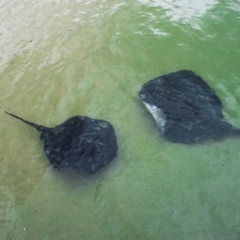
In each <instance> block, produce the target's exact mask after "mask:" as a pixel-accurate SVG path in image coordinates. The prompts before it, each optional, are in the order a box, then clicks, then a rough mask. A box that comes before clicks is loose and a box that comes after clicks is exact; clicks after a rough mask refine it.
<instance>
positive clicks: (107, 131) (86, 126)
mask: <svg viewBox="0 0 240 240" xmlns="http://www.w3.org/2000/svg"><path fill="white" fill-rule="evenodd" d="M6 113H7V114H9V115H11V116H13V117H15V118H17V119H20V120H21V121H23V122H25V123H26V124H28V125H30V126H32V127H34V128H35V129H36V130H38V131H39V132H41V140H42V141H43V143H44V150H45V153H46V156H47V158H48V159H49V161H50V163H51V164H52V166H53V167H55V168H65V167H70V168H78V169H81V170H82V171H83V172H85V173H88V174H93V173H95V172H97V171H98V170H99V169H100V168H102V167H103V166H104V165H106V164H107V163H108V162H110V161H111V160H113V158H114V157H116V156H117V150H118V146H117V140H116V135H115V131H114V128H113V126H112V125H111V124H110V123H109V122H107V121H104V120H97V119H92V118H89V117H83V116H75V117H72V118H70V119H68V120H66V121H65V122H63V123H62V124H60V125H57V126H56V127H54V128H48V127H44V126H41V125H37V124H35V123H32V122H29V121H26V120H24V119H22V118H20V117H18V116H16V115H13V114H11V113H8V112H6Z"/></svg>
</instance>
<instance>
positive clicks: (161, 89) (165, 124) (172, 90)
mask: <svg viewBox="0 0 240 240" xmlns="http://www.w3.org/2000/svg"><path fill="white" fill-rule="evenodd" d="M139 98H140V99H141V101H142V102H143V103H144V105H145V106H146V107H147V109H148V110H149V111H150V113H151V114H152V115H153V117H154V119H155V120H156V122H157V125H158V126H159V128H160V129H161V131H162V133H163V136H164V138H165V139H166V140H168V141H171V142H177V143H194V142H197V141H199V140H202V139H207V138H213V139H222V138H224V137H226V136H228V135H240V129H238V128H237V127H234V126H232V125H230V124H229V123H228V122H226V121H225V120H224V116H223V113H222V102H221V100H220V98H219V97H218V96H217V95H216V93H215V92H214V91H213V90H212V89H211V88H210V86H209V85H208V84H207V83H206V82H205V81H204V80H203V79H202V78H201V77H199V76H197V75H196V74H195V73H194V72H192V71H189V70H181V71H178V72H173V73H170V74H167V75H163V76H160V77H157V78H154V79H152V80H150V81H148V82H146V83H145V84H144V85H143V86H142V89H141V90H140V92H139Z"/></svg>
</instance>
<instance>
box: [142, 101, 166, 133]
mask: <svg viewBox="0 0 240 240" xmlns="http://www.w3.org/2000/svg"><path fill="white" fill-rule="evenodd" d="M143 103H144V105H145V106H146V108H147V109H148V111H149V112H150V113H151V114H152V115H153V118H154V119H155V121H156V122H157V125H158V127H159V128H160V129H161V130H162V131H163V132H164V131H165V124H166V122H167V120H166V115H165V114H164V112H163V111H162V110H161V109H160V108H158V107H156V106H154V105H151V104H149V103H146V102H144V101H143Z"/></svg>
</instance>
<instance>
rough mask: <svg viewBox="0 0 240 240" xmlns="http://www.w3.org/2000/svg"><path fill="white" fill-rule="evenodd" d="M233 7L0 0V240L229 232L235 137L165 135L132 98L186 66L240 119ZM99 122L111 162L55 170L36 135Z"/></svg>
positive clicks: (238, 8) (229, 115) (239, 194)
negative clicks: (115, 150)
mask: <svg viewBox="0 0 240 240" xmlns="http://www.w3.org/2000/svg"><path fill="white" fill-rule="evenodd" d="M239 23H240V2H239V1H238V0H231V1H228V2H227V3H226V1H223V0H221V1H218V0H205V1H202V0H201V1H200V0H198V1H190V0H184V1H174V0H169V1H167V0H165V1H160V0H152V1H151V0H138V1H135V2H134V3H129V2H127V1H109V0H108V1H107V0H105V1H104V0H102V1H98V0H89V1H81V0H75V1H67V0H65V1H61V0H55V1H53V0H52V1H51V0H44V1H43V0H42V1H26V0H25V1H17V0H12V1H7V0H2V1H1V3H0V47H1V53H0V80H1V88H0V109H1V112H2V113H1V123H0V133H1V140H0V141H1V142H0V152H1V158H0V193H1V194H0V236H1V239H29V240H30V239H44V240H47V239H58V240H60V239H89V240H91V239H94V240H96V239H114V240H118V239H119V240H122V239H126V240H128V239H129V240H133V239H142V240H146V239H183V240H188V239H199V240H202V239H210V240H212V239H218V240H219V239H224V240H225V239H230V240H231V239H234V240H235V239H240V228H239V226H240V208H239V200H240V188H239V182H240V176H239V167H240V161H239V160H240V159H239V154H238V153H239V152H238V151H239V142H240V139H237V138H236V139H226V140H224V141H221V142H215V141H208V142H205V143H201V144H196V145H193V146H184V145H181V144H172V143H168V142H165V141H164V140H163V139H162V138H161V136H160V134H159V132H158V130H157V126H156V124H155V122H154V120H153V119H152V118H151V116H150V114H149V113H148V112H147V111H146V109H145V108H144V106H143V105H142V104H141V103H140V101H139V100H138V98H137V93H138V91H139V90H140V88H141V86H142V84H143V83H144V82H146V81H148V80H150V79H151V78H153V77H156V76H159V75H162V74H165V73H169V72H172V71H177V70H180V69H191V70H193V71H195V72H196V73H197V74H199V75H200V76H201V77H202V78H203V79H205V80H206V81H207V82H208V83H209V85H210V86H212V88H213V89H215V90H216V92H217V94H218V95H219V96H220V98H221V99H222V101H223V105H224V115H225V117H226V119H227V120H228V121H229V122H231V123H232V124H233V125H236V126H239V127H240V106H239V102H240V98H239V96H240V95H239V94H240V87H239V84H238V83H239V79H240V69H239V63H240V42H239V38H240V31H239ZM4 110H7V111H9V112H12V113H14V114H17V115H19V116H21V117H23V118H25V119H27V120H30V121H33V122H36V123H39V124H42V125H46V126H55V125H57V124H59V123H61V122H63V121H64V120H66V119H67V118H69V117H71V116H73V115H86V116H89V117H93V118H98V119H105V120H108V121H110V122H111V123H112V124H113V125H114V127H115V130H116V134H117V137H118V144H119V155H118V157H117V158H116V159H115V160H114V161H113V162H112V163H111V164H109V165H108V166H107V167H106V168H105V169H103V170H102V171H100V172H99V173H97V174H96V175H95V176H91V177H86V176H77V175H76V173H73V172H62V173H59V172H56V171H54V170H53V169H52V168H51V166H50V165H49V162H48V160H47V158H46V157H45V155H44V151H43V148H42V143H41V141H40V140H39V133H38V132H36V131H34V129H32V128H30V127H29V126H27V125H24V124H23V123H21V122H20V121H17V120H16V119H13V118H10V117H9V116H7V115H6V114H4Z"/></svg>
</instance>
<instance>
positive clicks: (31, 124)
mask: <svg viewBox="0 0 240 240" xmlns="http://www.w3.org/2000/svg"><path fill="white" fill-rule="evenodd" d="M4 112H5V113H7V114H8V115H10V116H12V117H15V118H17V119H19V120H21V121H23V122H24V123H26V124H28V125H30V126H31V127H34V128H36V130H37V131H39V132H43V131H44V130H46V129H48V128H46V127H44V126H41V125H38V124H35V123H32V122H29V121H27V120H24V119H23V118H20V117H18V116H16V115H14V114H12V113H9V112H6V111H4Z"/></svg>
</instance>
